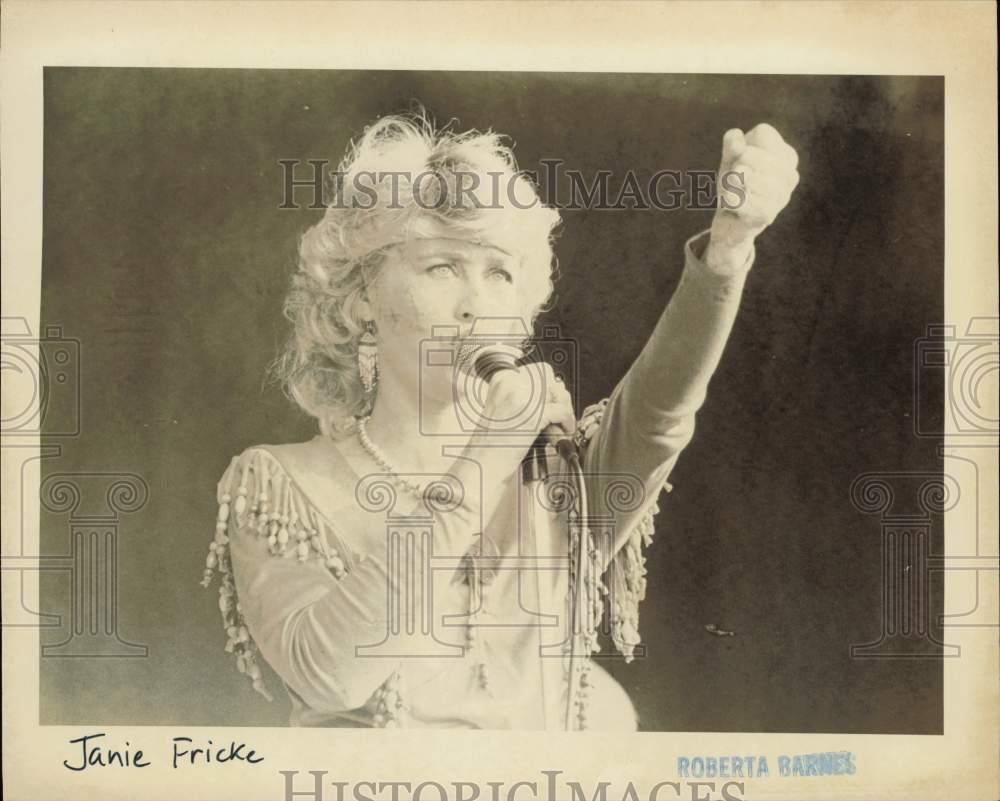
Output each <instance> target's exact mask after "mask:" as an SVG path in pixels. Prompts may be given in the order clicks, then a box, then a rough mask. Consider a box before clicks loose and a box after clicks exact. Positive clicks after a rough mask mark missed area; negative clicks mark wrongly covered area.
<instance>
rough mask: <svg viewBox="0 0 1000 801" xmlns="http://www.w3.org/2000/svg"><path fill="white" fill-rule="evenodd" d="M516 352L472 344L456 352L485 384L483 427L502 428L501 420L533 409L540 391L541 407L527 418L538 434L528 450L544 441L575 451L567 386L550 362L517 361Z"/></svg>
mask: <svg viewBox="0 0 1000 801" xmlns="http://www.w3.org/2000/svg"><path fill="white" fill-rule="evenodd" d="M520 355H521V354H520V352H519V351H518V350H517V349H515V348H512V347H510V346H507V345H485V346H478V347H473V348H470V349H466V350H465V351H464V352H463V354H460V355H459V364H460V365H464V366H465V369H467V370H469V371H470V372H473V373H474V374H475V375H476V376H477V377H479V378H480V379H482V380H483V381H485V382H487V384H488V392H487V395H486V400H485V403H484V409H483V423H484V425H485V426H486V428H487V429H491V428H494V429H496V430H498V431H503V430H504V425H505V421H511V420H515V419H517V418H518V416H519V415H523V413H524V411H525V410H526V409H537V408H538V400H539V395H540V393H541V394H543V396H544V397H543V402H542V405H541V409H540V410H539V411H537V412H534V414H533V416H532V419H531V422H532V427H533V428H537V431H538V432H540V436H539V437H538V440H536V443H535V445H533V446H532V447H531V448H530V449H529V451H531V450H537V448H538V447H540V448H542V450H543V451H544V445H545V443H546V442H548V443H549V444H551V445H553V446H554V447H555V448H556V449H557V450H558V451H559V453H560V455H562V456H563V458H567V456H568V455H569V453H570V452H575V448H574V445H573V439H572V437H573V432H574V431H575V430H576V415H575V414H574V411H573V401H572V398H571V397H570V394H569V390H567V389H566V387H565V385H564V384H563V382H562V381H561V380H560V379H559V378H557V377H556V375H555V372H554V371H553V370H552V367H551V365H549V364H547V363H545V362H538V363H533V364H530V365H521V364H518V358H519V357H520ZM539 373H541V375H539ZM507 430H509V429H507Z"/></svg>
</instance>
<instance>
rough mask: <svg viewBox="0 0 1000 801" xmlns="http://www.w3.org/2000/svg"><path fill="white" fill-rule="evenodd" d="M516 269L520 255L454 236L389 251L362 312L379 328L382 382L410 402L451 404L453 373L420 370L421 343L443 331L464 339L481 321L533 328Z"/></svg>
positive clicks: (495, 326)
mask: <svg viewBox="0 0 1000 801" xmlns="http://www.w3.org/2000/svg"><path fill="white" fill-rule="evenodd" d="M442 233H445V234H447V233H449V232H442ZM521 271H522V265H521V259H520V258H519V257H517V256H515V255H513V254H511V253H509V252H507V251H505V250H502V249H500V248H499V247H496V246H493V245H490V244H477V243H474V242H471V241H469V240H466V239H461V238H456V236H455V234H454V233H451V234H450V235H443V236H440V237H436V238H420V239H411V240H408V241H406V242H404V243H403V244H400V245H397V246H395V247H393V248H390V249H389V251H388V252H387V254H386V257H385V260H384V262H383V264H382V269H381V270H380V271H379V275H378V278H377V279H376V280H375V282H374V283H373V285H372V286H370V287H369V288H368V292H367V294H368V303H367V304H364V307H365V308H363V309H362V311H363V313H365V314H366V316H368V317H370V319H373V320H374V321H375V324H376V326H377V328H378V333H377V337H378V346H379V373H380V384H381V383H382V382H383V381H384V382H387V383H390V384H391V386H392V391H397V392H398V391H404V392H407V393H408V394H409V393H411V392H412V395H410V397H412V398H413V400H414V402H416V401H417V392H422V393H423V395H424V398H425V399H432V398H436V399H438V400H440V401H442V402H445V401H448V400H450V399H451V398H452V394H451V382H452V378H453V374H452V373H451V371H449V370H442V369H425V370H423V371H422V373H421V366H420V365H421V358H422V357H421V347H420V345H421V341H425V340H427V339H430V338H431V337H432V336H434V335H435V333H437V334H438V335H440V334H441V331H442V328H441V327H445V328H444V330H446V331H448V332H449V334H450V335H452V336H454V337H456V338H457V339H461V338H463V337H466V336H468V335H469V332H470V330H471V328H472V324H473V322H475V321H476V320H477V319H479V318H486V319H485V320H483V323H486V325H488V326H489V331H490V333H492V334H501V333H510V334H515V333H517V332H518V331H530V322H531V321H530V320H528V319H524V317H525V309H526V306H525V301H524V292H523V283H524V275H523V274H522V272H521ZM483 323H480V326H482V324H483ZM435 329H438V330H437V331H435ZM479 330H480V327H477V331H479ZM435 348H437V345H435Z"/></svg>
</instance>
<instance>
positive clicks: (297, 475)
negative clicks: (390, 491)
mask: <svg viewBox="0 0 1000 801" xmlns="http://www.w3.org/2000/svg"><path fill="white" fill-rule="evenodd" d="M355 483H356V482H355V477H354V473H353V469H352V467H351V466H350V464H349V463H348V462H347V460H346V459H345V458H344V456H342V455H341V454H340V451H339V449H338V448H337V446H336V444H335V443H334V442H333V441H331V440H329V439H327V438H326V437H324V436H322V435H317V436H316V437H313V438H312V439H310V440H307V441H304V442H290V443H278V444H275V443H261V444H257V445H251V446H249V447H247V448H245V449H244V450H243V451H241V452H240V453H238V454H236V455H235V456H233V457H232V459H231V460H230V463H229V466H228V467H227V468H226V470H225V472H224V473H223V475H222V477H221V479H220V480H219V483H218V486H217V488H216V491H217V496H218V502H219V504H220V508H221V507H222V506H226V508H227V509H231V510H232V513H233V517H234V518H235V520H236V522H237V523H238V524H240V525H242V524H243V523H244V522H249V523H250V524H252V526H253V527H256V528H257V529H258V530H260V531H265V530H266V529H267V528H274V529H275V531H271V532H270V535H271V537H276V538H277V539H276V543H277V545H278V546H279V547H278V550H280V551H284V550H285V547H284V546H286V545H294V543H292V542H291V541H290V540H291V539H292V537H291V534H292V531H293V530H295V529H296V528H301V529H302V530H303V531H305V532H306V533H307V535H308V536H314V535H315V534H324V535H326V536H324V537H322V539H323V540H328V539H331V540H335V541H337V542H338V544H339V545H342V546H346V545H347V543H346V539H348V538H345V537H343V536H341V534H342V533H341V532H340V531H339V528H340V526H339V525H334V523H333V522H332V521H335V520H341V519H343V515H341V514H340V512H341V511H342V510H343V509H344V508H345V507H348V506H350V505H351V503H352V501H353V497H354V488H355ZM265 521H266V522H265ZM285 529H288V533H287V534H285V533H283V532H284V531H285ZM272 545H275V543H272ZM343 550H344V551H348V552H349V551H351V550H352V549H350V548H347V547H345V548H343Z"/></svg>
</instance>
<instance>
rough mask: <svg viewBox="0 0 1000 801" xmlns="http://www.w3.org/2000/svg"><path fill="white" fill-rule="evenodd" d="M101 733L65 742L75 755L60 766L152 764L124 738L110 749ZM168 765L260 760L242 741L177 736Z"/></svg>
mask: <svg viewBox="0 0 1000 801" xmlns="http://www.w3.org/2000/svg"><path fill="white" fill-rule="evenodd" d="M105 736H106V735H105V733H104V732H95V733H94V734H85V735H83V736H82V737H76V738H74V739H72V740H70V741H69V744H70V745H71V746H76V755H75V756H74V757H72V758H71V759H64V760H63V766H64V767H66V768H68V769H69V770H76V771H82V770H87V769H88V768H108V767H121V768H148V767H149V766H150V765H152V764H153V763H152V762H151V761H150V760H151V757H150V756H147V754H146V753H145V752H144V751H143V749H141V748H133V746H132V744H131V743H130V742H129V741H128V740H126V741H125V746H124V747H117V748H112V747H110V746H109V745H108V743H107V741H106V740H102V739H101V738H103V737H105ZM170 745H171V754H170V761H171V766H172V767H174V768H183V767H193V766H196V765H218V764H222V763H225V762H242V763H245V764H249V765H256V764H258V763H260V762H263V761H264V757H262V756H260V755H259V754H258V753H257V752H256V751H255V750H254V749H252V748H250V747H248V746H247V744H246V743H240V742H236V741H235V740H230V741H229V742H228V743H227V744H226V745H222V746H220V745H218V744H216V743H215V742H213V741H212V740H208V739H206V740H200V741H198V742H196V741H195V740H193V739H192V738H191V737H184V736H178V737H174V738H172V739H171V741H170Z"/></svg>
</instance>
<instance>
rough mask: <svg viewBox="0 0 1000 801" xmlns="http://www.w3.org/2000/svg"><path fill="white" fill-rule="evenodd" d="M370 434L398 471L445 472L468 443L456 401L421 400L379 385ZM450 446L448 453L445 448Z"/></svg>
mask: <svg viewBox="0 0 1000 801" xmlns="http://www.w3.org/2000/svg"><path fill="white" fill-rule="evenodd" d="M379 389H380V391H379V393H378V395H377V396H376V398H375V405H374V407H373V409H372V413H371V418H370V419H369V420H368V426H367V428H368V435H369V437H371V440H372V442H373V443H374V444H375V445H377V446H378V447H379V448H380V449H381V450H382V452H383V453H384V454H385V457H386V458H387V459H388V460H389V461H390V462H391V463H392V464H393V466H394V467H395V468H396V469H397V470H398V471H399V472H415V473H420V472H428V473H431V472H438V471H441V472H443V471H444V470H446V469H447V468H448V467H449V466H450V464H451V462H453V461H454V458H455V456H456V455H457V454H458V453H459V452H460V451H461V450H462V449H463V448H464V447H465V446H466V445H467V444H468V442H469V439H470V437H471V433H470V432H463V431H461V430H460V426H459V423H458V420H457V419H456V416H455V409H454V404H453V402H452V401H451V400H450V399H449V400H447V401H439V400H434V399H428V398H426V397H424V398H423V399H422V401H421V402H420V403H414V398H411V397H408V396H407V393H405V392H392V391H391V389H389V388H388V387H381V386H380V387H379ZM446 447H447V454H449V455H445V454H443V453H442V451H443V450H444V449H445V448H446Z"/></svg>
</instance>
